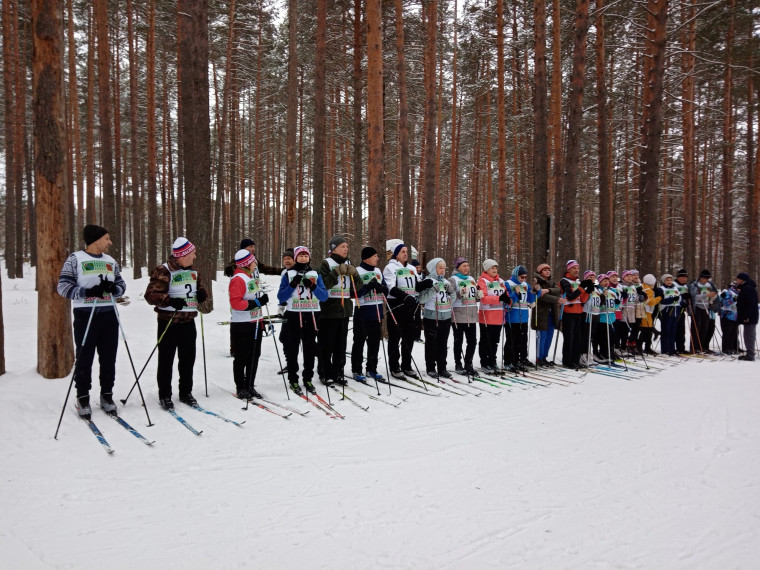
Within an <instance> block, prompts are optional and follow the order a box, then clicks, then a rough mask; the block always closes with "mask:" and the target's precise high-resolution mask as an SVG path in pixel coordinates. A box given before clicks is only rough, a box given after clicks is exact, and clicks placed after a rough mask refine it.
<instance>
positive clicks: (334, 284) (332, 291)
mask: <svg viewBox="0 0 760 570" xmlns="http://www.w3.org/2000/svg"><path fill="white" fill-rule="evenodd" d="M338 265H350V262H349V261H348V259H346V258H345V257H341V256H340V255H338V254H336V253H333V254H331V255H330V257H328V258H327V259H325V260H323V261H322V263H321V264H320V265H319V269H317V273H319V276H320V277H321V278H322V282H323V283H324V284H325V289H327V293H328V299H327V300H326V301H322V302H321V303H320V304H319V309H320V315H321V317H322V318H323V319H347V318H348V317H350V316H351V315H352V314H353V312H354V301H353V298H354V288H353V285H352V283H351V277H350V276H349V275H338V273H337V271H336V268H337V267H338ZM354 280H355V279H354ZM341 281H342V282H343V287H342V288H341Z"/></svg>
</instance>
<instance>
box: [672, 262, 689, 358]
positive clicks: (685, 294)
mask: <svg viewBox="0 0 760 570" xmlns="http://www.w3.org/2000/svg"><path fill="white" fill-rule="evenodd" d="M675 287H676V288H677V289H678V294H679V295H680V296H681V298H680V302H679V309H678V321H677V322H676V353H677V354H688V353H690V352H691V350H690V349H689V348H688V347H687V346H686V314H687V308H688V307H689V305H690V303H691V295H690V294H689V273H688V272H687V271H686V270H685V269H679V270H678V272H677V273H676V278H675Z"/></svg>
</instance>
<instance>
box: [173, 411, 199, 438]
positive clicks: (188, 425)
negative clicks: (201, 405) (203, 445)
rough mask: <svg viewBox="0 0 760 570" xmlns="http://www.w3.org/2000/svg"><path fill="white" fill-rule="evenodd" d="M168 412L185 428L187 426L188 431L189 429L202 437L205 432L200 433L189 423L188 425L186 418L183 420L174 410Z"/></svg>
mask: <svg viewBox="0 0 760 570" xmlns="http://www.w3.org/2000/svg"><path fill="white" fill-rule="evenodd" d="M166 411H167V412H169V413H170V414H171V415H173V416H174V417H175V418H176V420H177V421H178V422H179V423H181V424H182V425H183V426H185V427H186V428H187V429H189V430H190V431H191V432H193V433H194V434H195V435H201V434H202V433H203V430H201V431H198V430H197V429H195V428H194V427H193V426H191V425H190V424H189V423H187V422H186V421H185V418H183V417H182V416H180V415H179V414H178V413H177V412H175V411H174V410H173V409H171V410H166Z"/></svg>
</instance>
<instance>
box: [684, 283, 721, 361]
mask: <svg viewBox="0 0 760 570" xmlns="http://www.w3.org/2000/svg"><path fill="white" fill-rule="evenodd" d="M711 277H712V275H711V274H710V272H709V271H708V270H707V269H703V270H702V271H700V272H699V277H697V279H696V280H694V281H692V282H691V283H689V294H690V295H691V306H690V311H691V318H692V322H691V336H692V339H696V340H693V341H692V343H693V344H694V346H693V347H692V348H693V349H694V350H695V351H697V350H699V351H700V352H704V353H706V354H712V350H710V342H711V341H712V337H713V334H714V333H715V313H716V312H717V311H719V310H720V299H718V289H717V288H716V287H715V285H714V284H713V282H712V281H711V280H710V279H711Z"/></svg>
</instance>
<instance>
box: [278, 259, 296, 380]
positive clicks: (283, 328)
mask: <svg viewBox="0 0 760 570" xmlns="http://www.w3.org/2000/svg"><path fill="white" fill-rule="evenodd" d="M295 263H296V260H295V253H294V252H293V248H292V247H289V248H288V249H286V250H285V251H283V252H282V265H283V267H284V269H283V270H282V271H281V272H280V279H282V276H283V275H285V273H287V272H288V269H290V268H291V267H293V265H295ZM287 306H288V304H287V302H285V303H279V302H278V303H277V314H278V315H279V316H280V317H282V316H283V315H285V309H286V308H287ZM287 338H288V322H287V321H283V322H282V324H281V325H280V335H279V336H278V337H277V339H278V340H279V341H280V344H281V345H282V350H283V352H284V351H285V344H286V343H287ZM287 371H288V365H287V363H286V364H285V368H283V369H282V370H280V372H278V374H285V373H287Z"/></svg>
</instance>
